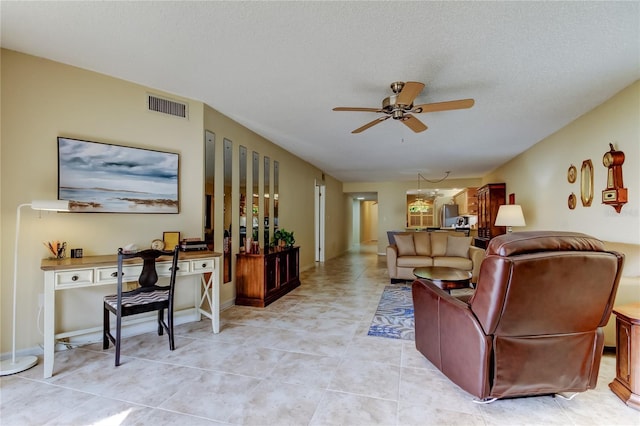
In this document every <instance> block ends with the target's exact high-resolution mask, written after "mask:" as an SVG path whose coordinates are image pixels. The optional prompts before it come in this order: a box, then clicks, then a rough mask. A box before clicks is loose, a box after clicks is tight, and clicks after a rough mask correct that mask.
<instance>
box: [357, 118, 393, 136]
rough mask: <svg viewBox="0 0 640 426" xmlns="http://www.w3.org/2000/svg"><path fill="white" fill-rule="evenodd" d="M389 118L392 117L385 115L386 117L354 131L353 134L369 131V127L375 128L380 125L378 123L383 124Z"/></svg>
mask: <svg viewBox="0 0 640 426" xmlns="http://www.w3.org/2000/svg"><path fill="white" fill-rule="evenodd" d="M389 117H390V116H389V115H385V116H384V117H380V118H376V119H375V120H373V121H370V122H369V123H367V124H365V125H364V126H362V127H358V128H357V129H355V130H354V131H353V132H351V133H360V132H362V131H365V130H367V129H368V128H369V127H373V126H375V125H376V124H378V123H382V122H383V121H384V120H386V119H387V118H389Z"/></svg>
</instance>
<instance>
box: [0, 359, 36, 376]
mask: <svg viewBox="0 0 640 426" xmlns="http://www.w3.org/2000/svg"><path fill="white" fill-rule="evenodd" d="M37 363H38V357H37V356H33V355H29V356H22V357H19V358H16V361H15V362H12V359H11V358H10V359H5V360H3V361H1V362H0V376H8V375H9V374H15V373H19V372H21V371H24V370H28V369H30V368H31V367H33V366H34V365H36V364H37Z"/></svg>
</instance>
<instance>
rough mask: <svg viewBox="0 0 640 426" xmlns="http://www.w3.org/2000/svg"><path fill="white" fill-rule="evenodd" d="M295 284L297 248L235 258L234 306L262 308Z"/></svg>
mask: <svg viewBox="0 0 640 426" xmlns="http://www.w3.org/2000/svg"><path fill="white" fill-rule="evenodd" d="M299 285H300V248H299V247H292V248H286V249H282V250H280V251H273V252H269V253H263V254H246V253H238V255H237V257H236V305H244V306H256V307H260V308H264V307H265V306H267V305H268V304H270V303H271V302H273V301H275V300H277V299H278V298H280V297H282V296H283V295H285V294H287V293H288V292H290V291H291V290H293V289H294V288H296V287H298V286H299Z"/></svg>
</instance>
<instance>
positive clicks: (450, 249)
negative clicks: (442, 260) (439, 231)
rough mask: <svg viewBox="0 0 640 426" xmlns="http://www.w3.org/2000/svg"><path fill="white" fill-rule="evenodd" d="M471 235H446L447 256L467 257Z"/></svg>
mask: <svg viewBox="0 0 640 426" xmlns="http://www.w3.org/2000/svg"><path fill="white" fill-rule="evenodd" d="M470 245H471V237H454V236H453V235H449V236H448V237H447V254H446V255H447V256H452V257H466V258H469V246H470Z"/></svg>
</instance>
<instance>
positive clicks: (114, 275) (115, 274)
mask: <svg viewBox="0 0 640 426" xmlns="http://www.w3.org/2000/svg"><path fill="white" fill-rule="evenodd" d="M111 276H112V277H113V278H115V277H117V276H118V271H116V272H112V273H111ZM122 276H123V277H124V272H123V273H122Z"/></svg>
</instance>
